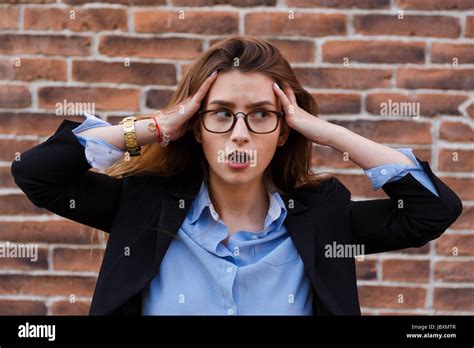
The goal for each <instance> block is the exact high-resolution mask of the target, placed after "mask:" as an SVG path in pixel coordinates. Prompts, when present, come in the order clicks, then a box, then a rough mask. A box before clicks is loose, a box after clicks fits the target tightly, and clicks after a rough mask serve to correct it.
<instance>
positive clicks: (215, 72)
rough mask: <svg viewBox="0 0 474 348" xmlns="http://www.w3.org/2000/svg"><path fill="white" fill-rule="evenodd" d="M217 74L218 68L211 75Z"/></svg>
mask: <svg viewBox="0 0 474 348" xmlns="http://www.w3.org/2000/svg"><path fill="white" fill-rule="evenodd" d="M215 74H217V70H214V72H213V73H212V74H211V75H209V76H214V75H215Z"/></svg>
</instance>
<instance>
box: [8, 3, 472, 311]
mask: <svg viewBox="0 0 474 348" xmlns="http://www.w3.org/2000/svg"><path fill="white" fill-rule="evenodd" d="M13 2H14V1H13ZM0 3H2V4H0V30H1V32H0V134H1V137H0V149H1V151H0V156H1V159H0V160H1V166H0V179H1V184H0V185H1V196H0V240H1V241H2V242H7V241H8V242H10V243H33V244H35V245H37V246H38V259H37V261H36V262H31V261H30V260H29V259H17V258H2V259H0V314H85V313H87V312H88V308H89V303H90V297H91V294H92V291H93V288H94V284H95V279H96V275H97V273H96V272H97V270H98V268H99V265H100V262H101V258H102V256H103V248H104V243H105V239H104V238H105V237H104V236H103V235H102V233H98V234H94V235H91V231H90V229H88V228H84V227H83V226H80V225H78V224H76V223H74V222H71V221H65V220H64V219H62V218H60V217H58V216H55V215H52V214H50V213H49V212H48V211H46V210H43V209H38V208H36V207H35V206H33V205H32V204H31V203H30V202H29V201H28V200H27V199H26V197H25V196H24V195H23V194H22V192H21V191H20V190H19V189H18V188H17V187H16V186H15V185H14V183H13V180H12V178H11V176H10V165H11V161H12V160H14V158H15V154H17V153H21V152H23V151H25V150H26V149H28V148H30V147H32V146H34V145H35V144H38V143H39V142H41V141H43V140H44V139H46V138H47V137H48V136H49V135H51V134H52V132H53V131H54V130H55V129H56V128H57V126H58V125H59V123H60V122H61V117H59V116H56V115H55V104H56V103H57V102H62V101H64V100H66V101H68V102H93V103H95V107H96V114H97V115H99V116H101V117H103V118H104V119H107V120H109V121H110V122H112V123H116V122H117V120H118V118H122V117H124V116H126V115H130V114H134V113H138V112H150V111H152V110H153V109H156V108H160V107H162V106H164V105H165V104H166V101H167V100H168V98H169V97H170V94H171V92H172V90H173V88H174V87H175V85H176V84H177V81H179V79H180V78H181V77H182V76H183V73H184V72H185V71H186V69H188V67H189V66H190V64H191V63H192V61H193V60H194V59H195V58H196V57H197V56H198V55H199V54H200V53H201V52H203V51H204V50H206V49H207V48H208V47H209V46H210V45H211V44H212V43H213V42H215V41H216V40H219V39H221V38H224V37H226V35H229V34H239V33H240V34H252V35H258V36H262V37H264V38H267V39H270V40H271V41H272V42H274V43H275V45H277V46H278V47H279V48H280V50H281V51H282V52H283V54H284V55H285V56H286V57H287V59H288V60H289V61H290V63H291V64H292V66H293V67H294V68H295V70H296V73H297V75H298V77H299V78H300V79H301V81H302V82H303V83H304V85H305V86H306V88H307V89H308V90H309V91H310V92H312V93H313V94H314V96H315V97H316V98H317V100H318V102H319V106H320V109H321V117H323V118H325V119H328V120H331V121H333V122H337V123H340V124H342V125H344V126H346V127H348V128H350V129H352V130H354V131H355V132H357V133H359V134H362V135H363V136H366V137H369V138H371V139H373V140H375V141H377V142H381V143H384V144H388V145H390V146H394V147H412V148H414V149H415V154H416V155H417V156H418V157H419V158H421V159H424V160H428V161H429V162H430V164H431V166H432V168H433V170H434V171H435V172H436V173H437V174H438V175H439V176H440V177H441V178H442V179H443V180H445V182H446V183H447V184H448V185H450V186H451V187H452V188H453V189H454V190H455V191H456V192H458V194H459V195H460V196H461V197H462V199H463V200H464V211H463V214H462V216H461V217H460V218H459V220H458V221H457V222H456V223H455V224H454V225H453V226H452V227H451V228H450V229H449V230H448V231H447V232H446V233H445V234H444V235H443V236H442V237H441V238H439V239H438V240H437V241H435V242H431V243H429V244H428V245H426V246H424V247H422V248H419V249H410V250H401V251H399V252H390V253H383V254H377V255H375V256H368V257H366V259H365V260H364V261H362V262H358V263H357V269H358V279H359V280H358V285H359V291H360V300H361V305H362V310H363V313H364V314H367V315H377V314H471V315H472V314H474V232H473V227H474V204H473V203H474V175H473V169H474V147H473V145H472V141H473V139H474V133H473V129H472V126H473V118H474V93H473V89H474V0H340V1H336V0H258V1H250V0H248V1H247V0H233V1H232V0H231V1H227V2H226V1H218V0H214V1H213V0H131V1H125V0H104V1H103V2H92V1H87V0H63V1H62V2H56V1H55V0H44V1H42V0H39V1H21V2H20V4H14V3H12V1H1V0H0ZM224 3H225V4H224ZM226 4H227V5H226ZM180 11H181V12H180ZM183 15H184V18H182V17H183ZM180 16H181V18H180ZM389 101H391V102H393V103H395V104H397V103H398V104H399V105H401V104H400V103H405V102H408V103H414V104H413V105H418V106H419V107H420V115H421V117H419V119H413V118H412V117H406V116H398V117H395V116H384V115H381V105H383V104H384V103H388V102H389ZM67 118H69V119H72V120H76V121H82V120H83V118H82V117H77V116H69V117H67ZM315 151H316V153H317V156H316V158H315V161H314V165H315V166H318V167H320V169H321V170H331V171H333V172H335V173H336V174H337V176H338V177H339V178H340V179H341V180H342V181H343V182H344V183H345V184H346V186H348V188H349V189H350V190H351V191H352V193H353V197H354V199H368V198H369V199H370V198H378V197H384V196H385V194H384V193H383V192H382V191H378V192H376V193H374V192H372V190H371V188H370V185H369V181H368V179H367V178H366V177H365V176H364V175H363V172H362V170H361V169H360V168H358V167H356V166H355V165H353V164H352V163H351V162H348V161H344V159H343V158H342V157H341V155H340V154H339V153H337V152H335V151H332V150H331V149H329V148H322V147H315ZM91 239H92V240H93V248H92V249H91V246H90V245H91Z"/></svg>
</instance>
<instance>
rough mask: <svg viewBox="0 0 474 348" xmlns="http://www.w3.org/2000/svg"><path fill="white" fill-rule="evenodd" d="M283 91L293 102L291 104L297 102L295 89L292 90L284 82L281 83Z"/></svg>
mask: <svg viewBox="0 0 474 348" xmlns="http://www.w3.org/2000/svg"><path fill="white" fill-rule="evenodd" d="M283 91H284V92H285V94H286V95H287V96H288V99H289V100H290V101H291V102H292V103H293V105H297V104H298V103H297V101H296V96H295V91H293V88H291V87H290V85H289V84H287V83H286V82H285V83H284V84H283Z"/></svg>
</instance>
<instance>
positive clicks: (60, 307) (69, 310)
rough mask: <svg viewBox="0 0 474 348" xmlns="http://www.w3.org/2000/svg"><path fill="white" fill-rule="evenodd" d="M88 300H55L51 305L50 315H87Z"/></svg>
mask: <svg viewBox="0 0 474 348" xmlns="http://www.w3.org/2000/svg"><path fill="white" fill-rule="evenodd" d="M90 306H91V304H90V302H84V301H77V300H76V301H75V302H72V303H71V302H69V301H56V302H54V303H53V304H52V305H51V315H89V309H90Z"/></svg>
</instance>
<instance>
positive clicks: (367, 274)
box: [355, 259, 377, 280]
mask: <svg viewBox="0 0 474 348" xmlns="http://www.w3.org/2000/svg"><path fill="white" fill-rule="evenodd" d="M355 264H356V271H357V279H360V280H375V279H376V278H377V261H376V260H367V259H365V260H364V261H356V263H355Z"/></svg>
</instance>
